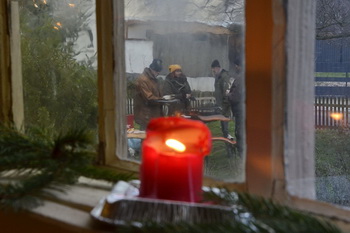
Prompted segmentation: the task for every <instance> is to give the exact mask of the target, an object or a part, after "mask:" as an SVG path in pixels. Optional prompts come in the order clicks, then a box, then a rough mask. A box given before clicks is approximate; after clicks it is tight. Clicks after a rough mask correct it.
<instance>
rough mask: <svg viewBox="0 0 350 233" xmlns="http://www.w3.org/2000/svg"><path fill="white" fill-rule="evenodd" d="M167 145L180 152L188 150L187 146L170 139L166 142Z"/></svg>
mask: <svg viewBox="0 0 350 233" xmlns="http://www.w3.org/2000/svg"><path fill="white" fill-rule="evenodd" d="M165 144H166V145H167V146H168V147H170V148H172V149H174V150H176V151H178V152H184V151H185V150H186V146H185V145H184V144H183V143H181V142H179V141H178V140H175V139H168V140H166V142H165Z"/></svg>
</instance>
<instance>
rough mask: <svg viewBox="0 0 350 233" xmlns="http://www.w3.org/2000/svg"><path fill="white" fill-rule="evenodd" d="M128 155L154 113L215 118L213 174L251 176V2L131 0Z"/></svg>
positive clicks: (209, 163) (136, 151) (135, 155)
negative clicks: (247, 11) (247, 19)
mask: <svg viewBox="0 0 350 233" xmlns="http://www.w3.org/2000/svg"><path fill="white" fill-rule="evenodd" d="M125 25H126V28H125V30H126V38H125V52H126V55H125V62H126V78H127V80H128V86H127V88H128V89H127V98H128V99H127V122H128V123H127V128H128V144H129V149H128V151H129V153H128V158H129V159H133V160H140V159H141V157H142V152H141V151H140V145H141V143H142V137H143V138H144V136H145V131H144V130H145V128H146V127H147V123H148V122H149V120H150V119H151V118H154V117H158V116H174V115H175V116H179V117H186V118H189V119H193V120H197V121H201V122H203V123H205V124H207V125H208V127H209V128H210V130H211V132H212V135H213V137H215V138H213V143H214V144H215V146H214V149H213V151H212V153H211V154H210V155H209V157H207V159H206V168H205V169H204V170H205V172H206V174H207V175H208V176H211V177H214V178H220V179H223V180H231V181H243V180H244V175H243V174H244V171H243V166H244V158H245V146H244V145H245V129H244V119H245V113H244V109H245V108H244V104H243V103H244V54H243V41H244V39H243V36H244V2H243V1H218V0H209V1H208V0H179V1H161V0H142V1H140V0H125Z"/></svg>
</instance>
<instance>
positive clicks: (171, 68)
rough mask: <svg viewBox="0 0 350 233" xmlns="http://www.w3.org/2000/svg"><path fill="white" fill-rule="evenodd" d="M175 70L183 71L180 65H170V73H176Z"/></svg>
mask: <svg viewBox="0 0 350 233" xmlns="http://www.w3.org/2000/svg"><path fill="white" fill-rule="evenodd" d="M175 70H182V68H181V66H180V65H178V64H174V65H170V66H169V72H170V73H172V72H174V71H175Z"/></svg>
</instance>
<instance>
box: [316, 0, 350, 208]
mask: <svg viewBox="0 0 350 233" xmlns="http://www.w3.org/2000/svg"><path fill="white" fill-rule="evenodd" d="M316 9H317V11H316V48H315V58H316V59H315V61H316V64H315V67H316V73H315V93H316V96H315V128H316V133H315V134H316V138H315V144H316V145H315V159H316V195H317V199H319V200H321V201H326V202H330V203H334V204H338V205H343V206H350V193H349V189H350V180H349V177H350V176H349V175H350V146H349V139H350V134H349V132H350V131H349V103H350V101H349V96H350V87H349V82H350V43H349V42H350V39H349V30H350V20H349V17H348V11H349V9H350V3H349V2H348V1H343V0H339V1H328V0H318V1H317V8H316Z"/></svg>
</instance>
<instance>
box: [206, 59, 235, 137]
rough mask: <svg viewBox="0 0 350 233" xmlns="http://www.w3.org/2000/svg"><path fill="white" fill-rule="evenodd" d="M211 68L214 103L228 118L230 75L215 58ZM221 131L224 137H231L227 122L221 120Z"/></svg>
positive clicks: (229, 114) (229, 108) (229, 113)
mask: <svg viewBox="0 0 350 233" xmlns="http://www.w3.org/2000/svg"><path fill="white" fill-rule="evenodd" d="M211 70H212V73H213V76H214V78H215V82H214V97H215V100H216V105H217V106H218V107H219V108H220V110H221V113H222V115H224V116H225V117H227V118H229V117H230V116H231V106H230V103H229V100H228V93H229V91H230V87H231V77H230V75H229V73H228V71H226V70H225V69H222V68H221V66H220V63H219V61H218V60H217V59H215V60H213V62H212V63H211ZM220 123H221V131H222V134H223V136H224V137H225V138H228V139H233V137H232V136H231V135H230V134H229V130H228V129H229V127H228V125H229V122H227V121H221V122H220Z"/></svg>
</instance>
